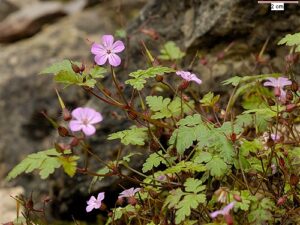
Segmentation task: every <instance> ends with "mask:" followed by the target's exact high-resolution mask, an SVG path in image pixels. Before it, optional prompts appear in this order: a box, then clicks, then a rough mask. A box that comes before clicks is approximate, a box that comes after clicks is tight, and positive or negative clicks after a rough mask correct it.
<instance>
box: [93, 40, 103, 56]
mask: <svg viewBox="0 0 300 225" xmlns="http://www.w3.org/2000/svg"><path fill="white" fill-rule="evenodd" d="M91 52H92V53H93V54H94V55H98V54H103V53H105V52H106V49H105V48H104V46H103V45H99V44H97V43H94V44H93V45H92V48H91Z"/></svg>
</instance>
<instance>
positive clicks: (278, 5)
mask: <svg viewBox="0 0 300 225" xmlns="http://www.w3.org/2000/svg"><path fill="white" fill-rule="evenodd" d="M271 11H284V3H282V2H276V3H275V2H273V3H271Z"/></svg>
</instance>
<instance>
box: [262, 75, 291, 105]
mask: <svg viewBox="0 0 300 225" xmlns="http://www.w3.org/2000/svg"><path fill="white" fill-rule="evenodd" d="M268 80H269V81H266V82H265V83H264V86H270V87H274V88H275V89H274V92H275V96H277V97H279V100H280V101H281V102H283V103H285V101H286V92H285V90H284V89H283V88H284V87H285V86H288V85H292V81H290V80H289V79H287V78H285V77H278V78H274V77H269V78H268Z"/></svg>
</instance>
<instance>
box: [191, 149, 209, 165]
mask: <svg viewBox="0 0 300 225" xmlns="http://www.w3.org/2000/svg"><path fill="white" fill-rule="evenodd" d="M212 158H213V156H212V154H211V153H209V152H200V153H199V154H197V155H196V156H195V157H194V159H193V162H195V163H203V162H205V163H207V162H209V161H210V160H212Z"/></svg>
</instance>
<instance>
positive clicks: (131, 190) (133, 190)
mask: <svg viewBox="0 0 300 225" xmlns="http://www.w3.org/2000/svg"><path fill="white" fill-rule="evenodd" d="M140 190H141V189H140V188H129V189H127V190H124V191H122V192H121V193H120V195H119V198H130V197H134V195H135V194H136V193H137V192H139V191H140Z"/></svg>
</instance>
